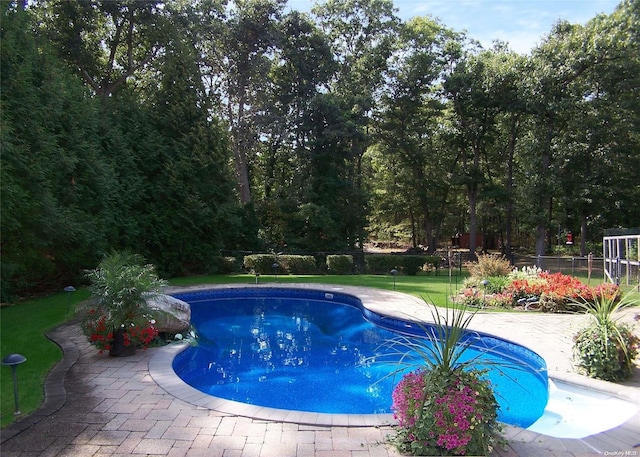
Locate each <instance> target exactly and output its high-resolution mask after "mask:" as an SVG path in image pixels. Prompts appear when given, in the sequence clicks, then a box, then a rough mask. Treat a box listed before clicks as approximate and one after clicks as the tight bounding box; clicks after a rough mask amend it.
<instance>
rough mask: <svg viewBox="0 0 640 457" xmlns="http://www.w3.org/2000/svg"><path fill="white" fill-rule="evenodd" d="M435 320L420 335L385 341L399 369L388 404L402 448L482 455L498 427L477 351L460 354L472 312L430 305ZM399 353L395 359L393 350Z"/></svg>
mask: <svg viewBox="0 0 640 457" xmlns="http://www.w3.org/2000/svg"><path fill="white" fill-rule="evenodd" d="M431 314H432V317H433V320H434V322H435V325H432V326H426V325H425V326H423V331H424V333H425V335H424V336H425V338H424V339H422V338H418V339H416V338H411V337H408V336H405V335H401V336H398V337H397V338H393V339H391V340H388V341H386V342H385V343H384V344H383V346H386V347H387V348H390V349H392V350H391V351H389V353H388V355H389V356H391V357H392V358H393V359H394V363H395V364H396V366H397V367H399V368H397V370H396V371H395V373H399V372H404V370H405V369H406V367H408V366H409V367H415V366H418V367H419V368H418V369H417V370H415V369H414V371H412V372H410V373H407V374H404V376H403V377H402V380H401V381H400V383H399V384H398V385H397V386H396V388H395V389H394V392H393V395H392V398H393V409H394V414H395V417H396V419H397V420H398V425H399V428H398V432H397V434H396V435H395V437H394V438H393V440H394V442H395V444H396V446H397V447H398V448H399V450H400V451H401V452H410V453H412V454H414V455H465V454H476V455H487V454H488V453H490V452H491V450H492V449H493V446H494V443H495V441H496V439H497V433H498V432H499V431H500V427H499V424H498V422H497V410H498V404H497V402H496V400H495V397H494V395H493V389H492V387H491V384H490V383H489V381H488V380H486V379H484V377H483V376H484V371H482V370H478V369H477V368H475V367H477V365H475V367H474V364H477V363H480V362H479V360H478V358H477V357H474V358H471V359H469V360H464V359H463V358H462V356H463V354H464V353H465V351H466V350H467V349H468V348H469V347H470V345H471V344H472V343H471V339H469V338H465V335H466V331H467V330H466V329H467V328H468V326H469V323H470V322H471V319H472V318H473V316H474V315H475V312H473V313H467V312H466V309H464V308H463V309H461V310H460V309H457V310H453V309H450V308H446V309H445V314H444V316H441V315H440V313H439V312H438V311H437V310H432V311H431ZM398 355H399V356H400V360H398V359H397V356H398Z"/></svg>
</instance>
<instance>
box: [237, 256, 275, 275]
mask: <svg viewBox="0 0 640 457" xmlns="http://www.w3.org/2000/svg"><path fill="white" fill-rule="evenodd" d="M243 262H244V269H245V270H247V271H249V272H251V273H254V274H256V273H257V274H261V275H264V274H273V273H274V269H273V265H275V264H278V268H276V270H275V272H277V273H282V272H283V271H284V270H283V269H282V266H281V265H280V263H279V262H278V256H276V255H275V254H250V255H246V256H244V260H243Z"/></svg>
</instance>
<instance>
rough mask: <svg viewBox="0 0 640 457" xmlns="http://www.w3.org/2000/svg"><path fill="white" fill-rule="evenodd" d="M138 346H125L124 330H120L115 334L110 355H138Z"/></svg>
mask: <svg viewBox="0 0 640 457" xmlns="http://www.w3.org/2000/svg"><path fill="white" fill-rule="evenodd" d="M136 350H137V348H136V346H135V345H134V344H129V346H125V344H124V330H123V329H118V330H116V331H115V332H113V341H112V342H111V349H110V350H109V355H110V356H113V357H129V356H131V355H134V354H135V353H136Z"/></svg>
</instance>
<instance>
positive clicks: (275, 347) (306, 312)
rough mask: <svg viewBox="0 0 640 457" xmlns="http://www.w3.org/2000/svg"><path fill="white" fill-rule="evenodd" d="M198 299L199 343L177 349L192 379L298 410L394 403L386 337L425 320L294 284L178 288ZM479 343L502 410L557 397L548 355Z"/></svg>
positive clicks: (476, 338)
mask: <svg viewBox="0 0 640 457" xmlns="http://www.w3.org/2000/svg"><path fill="white" fill-rule="evenodd" d="M174 296H175V297H176V298H179V299H181V300H184V301H187V302H189V303H190V304H191V313H192V323H193V325H194V326H195V327H196V329H197V332H198V335H199V344H198V345H197V346H195V347H192V348H189V349H187V350H185V351H184V352H182V353H180V354H178V355H177V356H176V357H175V359H174V361H173V368H174V370H175V372H176V373H177V374H178V376H180V377H181V378H182V379H183V380H184V381H185V382H186V383H187V384H189V385H191V386H193V387H194V388H196V389H198V390H200V391H201V392H204V393H206V394H208V395H212V396H214V397H219V398H225V399H228V400H233V401H238V402H243V403H247V404H251V405H260V406H265V407H269V408H278V409H286V410H297V411H313V412H319V413H338V414H340V413H342V414H382V413H388V412H390V406H391V392H392V390H393V387H394V385H395V383H397V382H398V381H399V376H398V377H396V378H395V379H394V378H392V377H389V378H387V379H384V380H382V381H379V380H380V379H382V378H384V377H385V375H386V374H387V373H389V371H390V370H393V369H394V367H393V366H390V365H389V364H382V363H375V362H374V360H375V359H376V358H377V357H379V356H380V353H379V350H380V345H381V343H382V342H384V341H385V340H387V339H389V338H393V337H394V336H396V335H397V332H402V333H405V334H417V333H419V332H420V331H421V329H420V327H419V326H417V325H415V324H412V323H410V322H409V321H404V320H401V319H389V318H387V317H385V316H382V315H380V314H376V313H374V312H372V311H370V310H368V309H366V308H365V307H363V305H362V302H361V301H360V299H358V298H356V297H354V296H352V295H349V294H342V293H336V292H331V293H329V292H325V291H322V290H301V289H289V288H273V287H270V288H263V287H255V288H230V289H215V290H205V291H197V292H187V293H180V294H174ZM467 337H468V338H471V339H472V340H473V341H472V343H473V346H474V348H475V350H476V351H477V352H476V353H469V354H468V355H467V356H468V357H472V356H475V355H476V354H480V355H481V356H482V357H483V358H485V359H487V360H491V361H492V362H498V363H499V364H501V365H504V364H507V365H508V366H503V367H501V368H500V370H496V369H494V368H492V367H489V368H490V373H489V375H488V377H489V379H490V380H491V382H492V383H493V385H494V388H495V390H496V397H497V400H498V403H499V404H500V406H501V409H500V411H499V419H500V420H501V421H503V422H506V423H509V424H513V425H518V426H521V427H527V426H529V425H530V424H532V423H533V422H535V421H536V420H537V419H538V418H539V417H540V416H541V415H542V413H543V411H544V408H545V405H546V403H547V399H548V384H547V376H546V365H545V363H544V361H543V360H542V359H541V358H540V357H539V356H537V354H535V353H533V352H532V351H530V350H528V349H526V348H524V347H522V346H519V345H515V344H513V343H510V342H508V341H505V340H501V339H499V338H496V337H493V336H489V335H483V334H478V333H476V332H473V333H469V334H468V335H467Z"/></svg>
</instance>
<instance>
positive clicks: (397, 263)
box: [364, 254, 442, 276]
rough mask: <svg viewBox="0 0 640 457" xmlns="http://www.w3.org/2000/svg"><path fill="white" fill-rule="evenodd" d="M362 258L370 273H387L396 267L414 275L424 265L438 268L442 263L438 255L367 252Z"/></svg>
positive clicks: (408, 274)
mask: <svg viewBox="0 0 640 457" xmlns="http://www.w3.org/2000/svg"><path fill="white" fill-rule="evenodd" d="M364 260H365V263H366V266H367V271H368V272H369V273H371V274H389V272H390V271H391V270H392V269H396V270H398V271H399V272H401V273H404V274H406V275H407V276H415V275H416V274H417V273H418V272H419V271H422V270H423V267H424V266H425V265H430V266H431V267H432V268H439V267H440V264H441V263H442V259H441V258H440V257H438V256H424V255H405V254H402V255H396V254H369V255H366V256H365V258H364Z"/></svg>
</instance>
